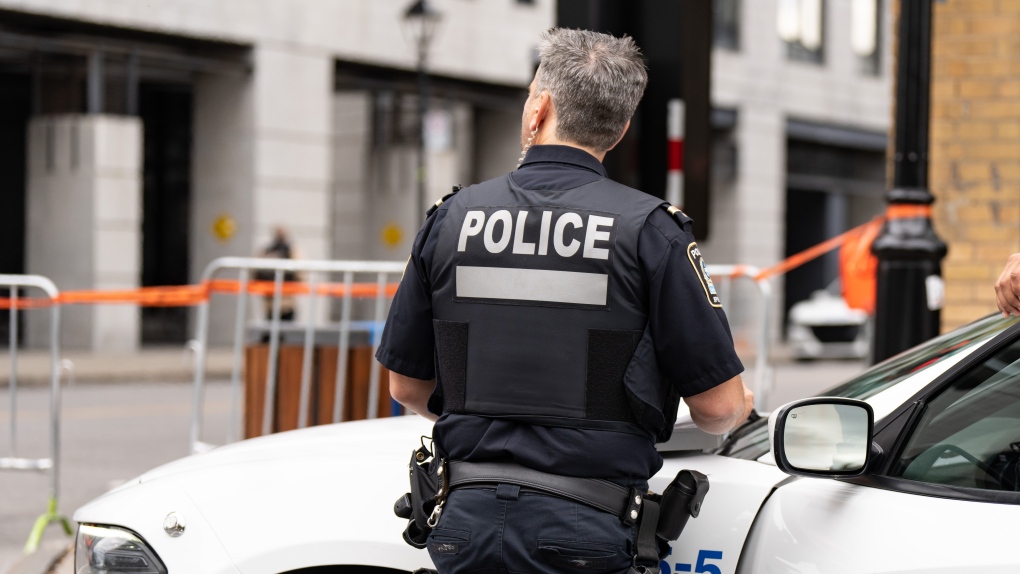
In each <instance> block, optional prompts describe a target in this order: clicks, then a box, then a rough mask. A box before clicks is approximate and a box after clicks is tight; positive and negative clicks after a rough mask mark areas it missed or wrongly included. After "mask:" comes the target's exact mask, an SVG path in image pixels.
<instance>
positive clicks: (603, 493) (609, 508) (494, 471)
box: [447, 461, 644, 524]
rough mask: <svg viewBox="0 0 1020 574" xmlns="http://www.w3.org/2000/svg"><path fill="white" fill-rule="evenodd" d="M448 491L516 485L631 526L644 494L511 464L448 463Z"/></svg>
mask: <svg viewBox="0 0 1020 574" xmlns="http://www.w3.org/2000/svg"><path fill="white" fill-rule="evenodd" d="M447 472H449V473H450V474H449V477H448V480H449V483H448V484H449V487H448V488H449V489H450V490H453V489H455V488H458V487H461V486H467V485H472V484H515V485H517V486H520V487H522V488H530V489H533V490H537V491H539V492H544V493H547V494H551V495H553V496H557V497H559V498H566V499H568V500H573V501H575V502H580V503H582V504H587V505H588V506H591V507H593V508H597V509H599V510H601V511H603V512H608V513H609V514H613V515H616V516H619V517H620V520H623V521H624V522H625V523H629V524H633V523H634V521H635V520H637V518H638V516H639V515H640V509H641V504H642V502H643V501H644V493H642V492H641V491H639V490H638V489H636V488H630V489H628V488H625V487H623V486H620V485H618V484H615V483H612V482H609V481H608V480H599V479H595V478H577V477H572V476H560V475H558V474H550V473H547V472H542V471H539V470H534V469H531V468H527V467H524V466H521V465H519V464H514V463H510V462H463V461H450V462H448V463H447Z"/></svg>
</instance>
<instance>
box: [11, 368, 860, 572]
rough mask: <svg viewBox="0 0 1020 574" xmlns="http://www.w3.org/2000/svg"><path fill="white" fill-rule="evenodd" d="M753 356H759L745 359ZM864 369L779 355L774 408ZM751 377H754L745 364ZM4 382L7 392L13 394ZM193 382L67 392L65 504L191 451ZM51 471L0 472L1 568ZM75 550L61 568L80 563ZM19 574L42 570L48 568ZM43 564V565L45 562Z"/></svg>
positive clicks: (29, 401) (50, 539)
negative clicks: (791, 359) (797, 360)
mask: <svg viewBox="0 0 1020 574" xmlns="http://www.w3.org/2000/svg"><path fill="white" fill-rule="evenodd" d="M745 364H748V365H751V364H753V361H745ZM863 369H864V364H863V363H861V362H859V361H820V362H816V363H795V362H787V361H783V362H780V363H778V364H777V365H775V373H774V380H775V386H774V391H773V393H772V396H771V397H769V400H768V402H767V404H766V408H767V409H771V408H774V407H776V406H778V405H781V404H783V403H785V402H788V401H790V400H793V399H795V398H800V397H804V396H810V395H814V394H818V393H820V392H822V391H823V390H825V389H826V388H828V387H831V386H833V385H835V384H837V383H840V382H842V381H844V380H846V379H848V378H849V377H852V376H854V375H856V374H857V373H859V372H861V371H862V370H863ZM744 377H745V380H747V381H751V380H753V373H752V372H747V373H745V375H744ZM206 388H207V392H206V409H205V413H206V417H205V436H204V437H203V438H204V439H205V440H206V441H208V442H212V443H214V444H219V443H222V442H223V441H224V439H225V436H226V427H227V420H228V417H229V385H228V384H227V383H225V382H211V383H209V384H208V385H207V387H206ZM6 394H7V393H6V390H5V389H3V388H2V387H0V400H3V402H4V403H6ZM47 401H48V391H47V390H46V388H45V387H44V386H32V387H27V388H24V389H22V392H21V393H20V396H19V405H18V413H19V415H18V422H19V425H18V439H19V451H18V454H19V455H21V456H45V454H46V452H47V448H48V447H47V444H48V442H47V441H48V436H49V433H48V431H47V428H46V421H47V413H48V410H47V409H48V402H47ZM190 415H191V385H189V384H185V383H180V382H171V383H167V382H136V383H107V384H98V383H79V384H77V385H75V386H72V387H69V388H67V389H66V390H65V391H64V395H63V419H62V420H63V429H62V432H61V436H62V439H63V457H62V462H63V465H62V467H61V473H62V476H61V485H60V510H61V511H62V512H63V513H64V514H65V515H66V516H68V517H70V516H71V515H72V514H73V512H74V510H75V509H76V508H77V507H79V506H81V505H82V504H84V503H85V502H88V501H89V500H91V499H92V498H94V497H96V496H98V495H100V494H102V493H103V492H105V491H107V490H109V489H110V488H112V487H114V486H116V485H118V484H120V483H121V482H124V481H126V480H129V479H131V478H132V477H134V476H137V475H139V474H141V473H142V472H144V471H146V470H148V469H151V468H153V467H155V466H158V465H160V464H163V463H166V462H169V461H171V460H174V459H176V458H179V457H182V456H185V455H186V454H187V451H188V429H189V424H190ZM9 421H10V418H9V413H8V411H7V410H6V408H4V410H0V456H6V455H7V453H8V449H7V442H8V436H9V430H8V429H9V425H10V422H9ZM47 489H48V477H47V476H45V475H42V474H36V473H22V472H12V471H4V472H0V573H5V572H8V571H9V569H11V568H12V567H14V565H15V564H16V563H17V562H19V560H21V559H22V547H23V546H24V544H25V541H26V539H27V537H28V533H29V531H30V529H31V527H32V523H33V522H34V520H35V518H36V517H37V516H38V515H39V514H40V513H42V512H43V511H44V510H45V508H46V500H47ZM44 541H45V544H46V545H47V547H48V548H49V549H51V550H52V549H53V548H54V547H57V548H59V545H60V544H61V543H66V544H68V545H69V544H70V543H71V542H72V540H71V539H70V538H69V537H65V536H64V535H63V534H62V533H61V532H60V529H59V528H58V527H57V526H50V527H49V528H48V529H47V531H46V536H45V538H44ZM72 562H73V561H71V560H65V561H64V562H63V563H62V564H61V565H60V567H59V568H57V569H56V570H55V572H58V573H60V574H63V573H65V572H67V573H69V572H71V571H72V569H73V566H72ZM24 566H25V563H24V562H23V563H22V568H19V569H18V570H17V572H18V574H23V573H26V572H27V574H44V573H43V571H42V570H38V571H34V572H28V570H30V569H26V568H24ZM43 568H45V567H43Z"/></svg>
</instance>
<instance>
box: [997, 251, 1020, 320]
mask: <svg viewBox="0 0 1020 574" xmlns="http://www.w3.org/2000/svg"><path fill="white" fill-rule="evenodd" d="M995 303H996V305H998V307H999V312H1000V313H1002V316H1003V317H1009V316H1010V315H1020V253H1014V254H1012V255H1010V256H1009V259H1007V260H1006V267H1005V269H1003V270H1002V275H999V279H998V280H997V281H996V282H995Z"/></svg>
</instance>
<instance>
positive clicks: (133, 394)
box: [0, 382, 229, 574]
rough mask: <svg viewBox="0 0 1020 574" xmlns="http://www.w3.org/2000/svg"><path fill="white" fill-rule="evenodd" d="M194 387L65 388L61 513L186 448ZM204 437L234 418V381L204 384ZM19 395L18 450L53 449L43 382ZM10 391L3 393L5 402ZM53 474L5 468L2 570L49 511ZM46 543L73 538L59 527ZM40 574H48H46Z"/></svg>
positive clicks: (4, 442) (0, 477) (3, 441)
mask: <svg viewBox="0 0 1020 574" xmlns="http://www.w3.org/2000/svg"><path fill="white" fill-rule="evenodd" d="M191 389H192V387H191V385H189V384H183V383H151V382H147V383H117V384H78V385H75V386H73V387H70V388H67V389H65V391H64V394H63V419H62V423H63V428H62V432H61V438H62V442H63V444H62V447H63V456H62V457H61V460H62V466H61V469H60V472H61V477H60V511H61V512H62V513H63V514H64V515H65V516H67V517H68V518H70V516H71V515H72V514H73V512H74V510H75V509H76V508H77V507H79V506H81V505H82V504H84V503H86V502H88V501H89V500H91V499H93V498H95V497H96V496H99V495H100V494H102V493H103V492H105V491H107V490H109V489H110V488H112V487H114V486H116V485H118V484H120V483H121V482H124V481H127V480H129V479H131V478H132V477H135V476H137V475H139V474H141V473H142V472H144V471H146V470H148V469H151V468H153V467H155V466H158V465H160V464H163V463H166V462H169V461H171V460H174V459H177V458H180V457H182V456H185V455H187V454H188V430H189V425H190V420H191V419H190V417H191ZM206 389H207V392H206V409H205V413H206V417H205V425H206V427H205V428H206V435H205V438H206V440H207V441H209V442H214V443H215V442H222V441H223V440H224V437H225V436H226V426H227V420H228V417H229V402H228V397H229V385H228V384H226V383H222V382H219V383H210V384H209V385H207V387H206ZM21 391H22V392H20V393H19V397H18V403H19V404H18V419H17V420H18V443H19V445H18V446H19V448H18V455H19V456H25V457H33V458H34V457H44V456H47V454H48V452H49V450H48V449H49V447H48V444H49V443H48V440H49V431H48V428H47V422H48V418H49V417H48V413H49V410H48V408H49V407H48V400H49V392H48V390H47V389H46V388H45V387H39V386H36V387H28V388H24V389H21ZM6 395H7V392H6V389H3V388H0V397H2V398H3V402H4V403H5V404H6ZM9 425H10V417H9V412H8V411H7V409H6V408H4V409H3V410H0V453H2V454H0V456H6V455H7V454H8V452H9V447H8V442H9V438H8V437H9V434H10V431H9ZM48 492H49V477H48V476H47V475H44V474H40V473H34V472H14V471H0V572H7V571H8V569H9V568H11V567H12V566H13V564H14V563H15V562H17V561H18V560H19V559H20V558H21V555H22V547H23V546H24V544H25V541H26V540H27V539H28V534H29V531H30V530H31V528H32V524H33V522H34V521H35V519H36V517H37V516H39V515H40V514H41V513H43V512H44V511H45V510H46V501H47V498H48ZM44 541H47V542H59V541H66V542H67V543H68V544H70V543H71V539H70V538H69V537H66V536H64V534H63V533H62V531H61V529H60V527H59V526H56V525H51V526H50V527H49V528H47V530H46V536H45V538H44ZM35 574H42V573H41V572H39V573H35Z"/></svg>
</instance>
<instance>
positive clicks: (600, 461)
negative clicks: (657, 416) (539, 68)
mask: <svg viewBox="0 0 1020 574" xmlns="http://www.w3.org/2000/svg"><path fill="white" fill-rule="evenodd" d="M511 177H512V178H513V181H514V183H515V184H517V185H518V186H520V187H522V188H524V189H529V190H535V191H542V190H563V189H572V188H575V187H579V186H582V185H585V184H588V183H591V182H593V181H596V180H598V179H602V178H605V177H606V172H605V168H603V166H602V164H601V163H600V162H599V161H598V159H596V158H595V157H593V156H592V155H590V154H588V153H586V152H584V151H582V150H579V149H576V148H572V147H568V146H554V145H543V146H534V147H532V148H531V149H530V150H528V153H527V156H526V157H525V161H524V163H523V164H522V165H521V167H520V168H519V169H518V170H517V171H515V172H513V173H512V174H511ZM446 213H447V210H446V209H444V208H443V206H441V207H440V208H439V209H438V210H437V211H436V212H435V213H434V214H433V215H432V216H431V217H429V218H428V220H427V221H426V222H425V225H424V226H422V229H421V231H419V232H418V236H417V237H416V238H415V241H414V246H413V247H412V254H411V258H410V260H409V261H408V265H407V270H406V271H405V273H404V277H403V279H402V280H401V283H400V288H399V289H398V290H397V294H396V296H395V297H394V299H393V305H392V307H391V308H390V315H389V319H388V321H387V323H386V329H385V331H384V332H383V336H382V343H381V344H380V346H379V350H378V352H377V353H376V357H377V358H378V359H379V362H380V363H382V364H383V365H384V366H385V367H386V368H388V369H390V370H391V371H395V372H397V373H400V374H402V375H405V376H408V377H414V378H416V379H424V380H429V379H433V378H435V376H436V371H435V362H434V361H435V359H434V357H435V339H434V335H433V331H432V295H431V286H430V284H429V280H428V272H427V270H428V268H429V263H430V262H431V261H432V260H433V258H434V257H437V255H436V254H435V249H436V241H437V238H438V236H439V230H440V228H441V226H442V225H443V220H444V219H445V216H446ZM693 241H694V237H693V236H692V235H691V233H690V230H689V228H688V229H685V228H682V227H681V226H680V225H679V222H678V221H677V220H676V219H675V218H674V217H672V216H671V215H669V214H668V213H667V212H666V210H665V209H656V210H655V211H653V212H652V213H651V214H650V215H649V216H648V218H647V220H646V221H645V225H644V227H643V228H642V230H641V234H640V236H639V240H638V258H639V260H640V262H641V266H642V269H641V270H640V272H641V273H643V274H644V275H645V278H646V283H647V285H648V302H649V318H648V320H649V326H650V328H651V333H652V338H653V341H655V349H656V355H657V357H658V363H659V369H660V371H661V372H662V376H663V377H665V378H666V379H668V380H670V381H671V382H672V383H673V384H674V386H675V387H676V389H677V390H678V391H679V393H680V395H681V396H684V397H689V396H692V395H696V394H698V393H701V392H703V391H707V390H709V389H711V388H713V387H715V386H716V385H719V384H720V383H723V382H725V381H727V380H729V379H731V378H733V377H735V376H736V375H738V374H740V373H741V372H742V371H743V366H742V365H741V363H740V360H739V359H738V358H737V355H736V352H735V351H734V349H733V339H732V336H731V334H730V330H729V325H728V323H727V322H726V316H725V314H724V313H723V311H722V309H720V308H717V307H713V306H712V305H711V304H710V302H709V300H708V294H707V292H706V288H705V286H704V285H703V283H702V279H701V277H700V275H699V273H698V272H697V271H696V270H695V268H694V266H692V265H691V261H690V260H689V259H688V253H687V247H688V245H690V244H691V242H693ZM578 352H583V349H579V350H578ZM433 438H434V440H435V443H436V446H437V450H438V453H439V454H440V455H441V456H444V457H446V458H448V459H451V460H476V461H477V460H494V459H504V460H505V459H511V460H514V461H516V462H518V463H519V464H523V465H524V466H528V467H530V468H534V469H537V470H542V471H545V472H552V473H556V474H563V475H570V476H580V477H587V478H603V479H608V480H613V481H615V482H618V483H621V484H627V485H631V486H641V485H643V484H644V483H645V481H646V480H647V478H649V477H650V476H652V475H653V474H655V473H656V472H658V470H659V468H661V467H662V457H661V456H660V455H659V453H658V452H657V451H656V450H655V446H654V444H653V442H652V439H651V438H649V437H643V436H639V435H635V434H629V433H624V432H615V431H605V430H591V429H576V428H562V427H544V426H538V425H530V424H524V423H517V422H513V421H508V420H503V419H491V418H486V417H480V416H474V415H463V414H445V415H443V416H441V417H440V418H439V420H438V421H436V424H435V428H434V429H433Z"/></svg>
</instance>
